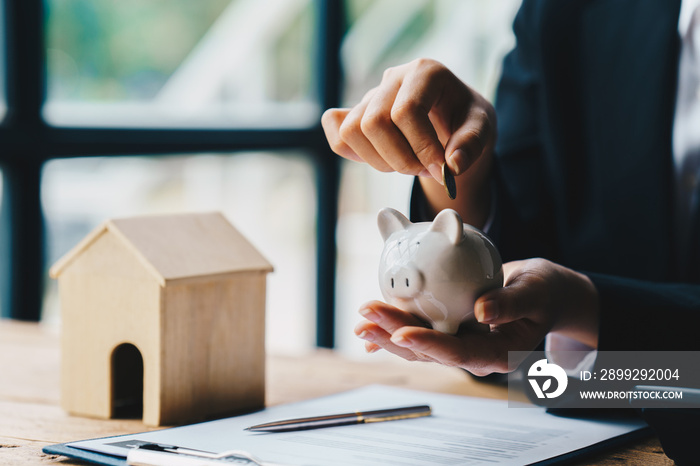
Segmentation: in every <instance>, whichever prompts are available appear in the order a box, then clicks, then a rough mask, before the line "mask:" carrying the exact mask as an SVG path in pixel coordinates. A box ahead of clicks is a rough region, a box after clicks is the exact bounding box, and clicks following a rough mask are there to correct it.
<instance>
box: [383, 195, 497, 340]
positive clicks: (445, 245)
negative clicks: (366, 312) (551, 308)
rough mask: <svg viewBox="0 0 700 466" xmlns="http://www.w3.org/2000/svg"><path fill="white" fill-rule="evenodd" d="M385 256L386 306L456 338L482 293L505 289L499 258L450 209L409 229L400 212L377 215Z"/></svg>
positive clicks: (480, 235) (483, 237)
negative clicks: (413, 316) (402, 311)
mask: <svg viewBox="0 0 700 466" xmlns="http://www.w3.org/2000/svg"><path fill="white" fill-rule="evenodd" d="M378 223H379V231H380V232H381V234H382V238H384V251H383V252H382V258H381V262H380V264H379V286H380V288H381V290H382V294H383V295H384V299H385V300H386V302H387V303H389V304H391V305H393V306H396V307H398V308H399V309H403V310H404V311H408V312H410V313H412V314H415V315H416V316H418V317H420V318H422V319H424V320H427V321H428V322H429V323H430V324H431V325H432V327H433V328H434V329H435V330H439V331H441V332H444V333H450V334H454V333H457V329H458V328H459V324H460V323H462V322H463V321H464V320H465V319H466V318H467V317H469V316H470V315H471V314H472V313H473V312H474V302H475V301H476V299H477V298H478V297H479V296H480V295H482V294H483V293H484V292H486V291H488V290H491V289H493V288H499V287H501V286H503V267H502V263H501V256H500V254H499V253H498V250H497V249H496V247H495V246H494V245H493V243H492V242H491V240H490V239H489V238H488V237H487V236H486V235H485V234H484V233H482V232H481V231H480V230H478V229H476V228H474V227H472V226H470V225H467V224H465V223H462V218H461V217H460V216H459V214H458V213H457V212H455V211H454V210H452V209H445V210H443V211H442V212H440V213H439V214H438V215H437V217H435V220H434V221H433V222H432V223H430V222H423V223H411V221H410V220H408V219H407V218H406V217H405V216H404V215H403V214H401V213H400V212H398V211H396V210H394V209H390V208H385V209H382V210H381V211H380V212H379V216H378Z"/></svg>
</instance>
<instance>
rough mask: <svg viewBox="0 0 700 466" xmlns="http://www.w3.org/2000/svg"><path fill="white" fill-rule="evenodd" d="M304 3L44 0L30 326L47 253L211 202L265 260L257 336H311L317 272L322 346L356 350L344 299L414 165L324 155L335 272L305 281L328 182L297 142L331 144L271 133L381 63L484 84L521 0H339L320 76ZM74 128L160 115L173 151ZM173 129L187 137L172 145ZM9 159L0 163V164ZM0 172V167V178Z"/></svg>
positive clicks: (359, 87) (286, 345) (155, 123)
mask: <svg viewBox="0 0 700 466" xmlns="http://www.w3.org/2000/svg"><path fill="white" fill-rule="evenodd" d="M318 1H320V0H197V1H192V0H146V1H144V0H46V1H45V2H44V3H43V5H42V6H43V12H42V16H43V18H44V19H43V23H42V26H43V36H44V37H43V40H42V42H41V43H40V44H39V47H41V51H40V52H41V53H38V55H39V57H38V58H39V59H40V60H41V64H40V65H39V68H38V69H42V70H44V71H45V79H44V80H43V82H41V83H40V84H41V87H42V89H43V93H44V96H43V101H41V102H40V105H39V107H38V108H39V109H40V119H41V122H39V123H38V124H39V125H40V126H41V128H43V129H42V131H44V133H41V134H48V135H49V136H51V137H52V138H53V139H47V141H48V142H47V143H46V144H45V147H44V146H42V148H41V150H42V151H45V154H46V159H45V160H43V159H42V161H41V164H40V165H41V167H40V178H39V185H38V189H39V192H40V198H39V202H40V206H41V214H42V219H43V224H44V226H45V239H44V243H45V253H44V255H43V258H42V261H43V263H44V269H43V280H45V281H44V283H43V284H44V286H43V288H42V290H43V291H42V293H43V298H42V299H41V312H40V316H41V319H42V320H43V321H44V322H45V324H46V325H50V326H55V327H60V312H59V308H58V297H57V292H56V291H57V290H56V284H55V282H53V281H51V280H49V279H48V278H46V275H47V274H46V270H48V266H50V265H51V264H52V263H53V262H55V261H56V260H57V259H58V258H59V257H61V256H62V255H63V254H65V253H66V252H67V251H68V250H70V249H71V248H72V247H73V246H74V245H75V244H76V243H77V242H78V241H79V240H80V239H81V238H82V237H84V236H85V235H86V234H87V233H88V232H90V231H91V230H92V229H93V228H95V227H96V226H97V225H98V224H99V223H101V222H102V221H103V220H105V219H107V218H112V217H123V216H132V215H140V214H151V213H172V212H189V211H211V210H219V211H222V212H223V213H224V214H225V215H226V217H227V218H228V219H229V220H230V221H231V222H232V223H233V224H234V225H235V226H236V227H237V228H238V229H239V230H240V231H241V232H242V233H243V234H244V235H246V236H247V237H248V238H249V239H250V240H251V242H252V243H253V244H255V245H256V246H257V247H258V249H259V250H260V251H261V252H262V253H263V254H264V255H265V256H266V257H267V259H268V260H269V261H270V262H271V263H272V264H273V265H274V267H275V272H274V273H273V274H272V275H270V276H269V278H268V294H267V296H268V314H267V340H266V344H267V348H268V350H269V351H270V352H274V353H287V354H290V353H297V354H298V353H303V352H306V351H309V350H311V349H313V348H314V347H315V346H316V345H317V344H319V340H318V337H317V333H316V316H317V307H319V306H323V304H319V303H318V302H317V301H318V290H317V287H318V286H319V283H326V285H325V286H334V287H335V289H334V291H335V295H334V300H333V301H332V302H333V306H334V309H322V311H323V312H326V313H327V314H328V313H330V314H333V315H334V316H335V322H334V324H333V329H334V330H332V331H333V332H334V334H333V335H332V336H330V337H329V338H327V339H326V340H324V341H325V342H326V344H324V343H321V346H334V347H335V348H336V349H338V350H339V351H341V352H343V353H346V354H347V355H350V356H353V357H363V354H364V350H363V344H362V342H361V341H359V340H358V339H356V338H355V337H354V334H353V333H352V329H353V327H354V326H355V324H356V323H357V322H358V321H359V316H358V315H357V308H358V307H359V306H360V305H361V304H362V303H363V302H365V301H368V300H370V299H378V298H380V297H381V294H380V292H379V288H378V285H377V278H376V270H377V263H378V260H379V255H380V252H381V248H382V242H381V239H380V237H379V234H378V231H377V227H376V213H377V212H378V210H379V209H380V208H382V207H385V206H390V207H394V208H396V209H398V210H401V211H403V212H406V213H407V211H408V198H409V191H410V187H411V183H412V179H411V178H410V177H406V176H401V175H396V174H382V173H375V172H373V171H372V170H371V169H369V168H367V167H366V166H364V165H360V164H357V163H352V162H342V163H341V164H340V178H339V194H338V207H337V209H338V210H337V218H336V217H335V215H332V216H331V217H330V218H331V220H332V221H333V222H336V220H337V224H336V230H335V231H336V235H335V240H336V244H335V246H336V247H337V256H336V261H335V264H333V265H334V268H335V275H334V276H333V274H332V273H331V274H330V275H329V276H328V277H326V278H327V280H318V274H319V273H320V272H318V271H317V269H318V268H319V263H320V261H319V260H318V259H319V258H318V257H316V255H317V254H318V250H319V249H318V248H317V242H318V241H319V240H323V239H319V238H318V237H317V236H318V235H319V232H320V231H324V230H323V229H319V228H318V223H319V221H320V220H319V218H322V217H323V212H319V209H323V206H324V205H325V204H324V202H323V201H324V199H330V200H331V202H333V203H334V202H335V193H334V192H328V191H329V190H328V184H327V183H324V181H323V179H322V177H323V172H320V173H321V175H319V171H318V170H317V168H318V167H317V166H316V165H317V164H319V163H322V162H319V150H316V151H315V154H311V153H310V151H309V150H307V149H305V147H314V148H316V147H321V148H322V149H321V151H322V152H323V153H322V155H321V157H334V156H333V155H332V154H331V153H330V151H329V150H328V149H327V147H325V146H322V145H321V144H320V143H319V142H318V141H315V142H308V143H307V142H301V143H299V144H297V143H285V142H284V141H285V140H286V139H284V138H285V137H288V138H289V140H290V141H291V140H295V139H294V137H297V136H295V135H297V134H299V135H300V136H299V138H304V137H308V138H319V137H320V135H321V133H320V129H319V120H320V115H321V113H322V112H323V110H324V108H323V106H324V103H323V99H322V94H323V92H324V89H326V88H328V86H336V87H337V86H340V89H339V90H340V93H339V97H338V100H339V101H340V103H341V104H342V105H348V106H349V105H353V104H354V103H356V102H357V101H358V100H359V99H360V98H361V97H362V95H363V94H364V93H365V92H366V91H367V90H368V89H370V88H371V87H374V86H376V85H377V84H378V83H379V81H380V79H381V76H382V72H383V71H384V69H385V68H387V67H389V66H394V65H398V64H402V63H405V62H408V61H410V60H412V59H414V58H418V57H430V58H434V59H437V60H439V61H441V62H443V63H444V64H446V65H447V66H448V67H449V68H451V69H452V70H453V71H454V72H455V74H456V75H457V76H459V77H460V78H461V79H462V80H464V81H465V82H466V83H468V84H469V85H470V86H472V87H473V88H475V89H476V90H478V91H479V92H481V93H482V94H484V95H485V96H486V97H488V98H489V99H493V95H494V91H495V87H496V84H497V79H498V75H499V71H500V61H501V60H502V58H503V56H504V55H505V54H506V53H507V52H508V50H509V49H510V48H512V46H513V45H514V39H513V36H512V33H511V24H512V21H513V17H514V15H515V13H516V11H517V8H518V7H519V4H520V0H346V1H344V2H341V1H337V2H335V3H336V6H338V5H339V10H340V13H338V14H339V15H340V16H342V17H343V24H344V26H343V27H342V30H341V31H336V33H337V32H339V33H340V37H341V41H340V43H339V48H338V49H337V50H335V53H336V56H337V57H339V59H340V65H341V67H340V69H342V80H337V82H335V83H327V82H319V80H320V79H322V78H320V77H322V76H324V70H323V69H319V67H323V66H331V65H334V64H329V63H324V61H323V60H318V59H317V56H318V53H319V52H318V51H319V49H322V48H323V47H320V45H323V44H319V41H323V40H324V35H323V34H325V33H324V32H323V31H324V30H326V29H328V24H324V21H326V20H327V18H325V17H323V16H322V15H320V14H319V11H323V10H322V9H320V8H319V7H318ZM328 1H330V2H333V0H328ZM26 2H27V0H24V3H26ZM22 3H23V2H22V0H19V1H14V2H13V1H12V0H4V1H1V2H0V7H1V8H0V16H2V18H0V24H5V25H8V21H6V19H7V17H9V10H8V7H9V6H10V5H11V6H12V8H18V9H19V8H23V7H22V6H19V5H21V4H22ZM8 30H11V28H7V27H3V33H2V34H0V118H2V119H3V120H6V121H3V123H2V124H3V125H5V126H6V127H7V125H8V124H10V123H11V122H12V121H11V118H12V117H13V114H12V112H11V111H10V110H11V109H12V105H11V104H12V99H13V98H14V95H13V94H12V93H11V92H10V91H8V87H9V86H8V85H7V83H8V79H7V76H8V70H9V71H12V70H11V69H8V64H7V63H18V60H20V59H21V57H17V56H15V55H16V54H18V53H19V52H18V48H17V47H14V48H13V47H9V46H8V39H7V34H6V32H7V31H8ZM320 32H321V33H320ZM327 34H331V35H332V34H333V31H330V32H327ZM12 37H16V34H15V35H13V36H12ZM10 45H12V44H10ZM330 46H334V45H333V44H330ZM29 53H30V54H31V53H32V52H31V51H30V52H29ZM13 54H14V55H13ZM331 56H332V54H331ZM30 58H31V57H30ZM326 76H329V75H328V74H326ZM330 76H332V74H331V75H330ZM13 85H14V86H22V85H23V83H17V82H15V83H14V84H13ZM8 92H10V93H9V94H8ZM6 116H7V118H5V117H6ZM8 121H9V123H8ZM0 128H1V127H0ZM80 128H92V129H94V128H103V129H105V130H109V129H118V128H129V129H132V130H134V131H131V132H126V133H124V134H125V136H124V137H127V138H128V137H134V138H138V137H139V136H138V135H139V134H141V133H138V131H139V130H143V131H148V130H160V129H165V130H171V131H172V133H166V134H172V135H173V138H172V139H173V141H174V142H173V147H175V149H174V150H173V151H172V153H169V152H167V151H163V150H161V149H158V150H157V152H158V153H157V154H155V153H154V154H149V153H148V150H144V149H141V148H138V146H133V147H134V148H132V149H129V151H128V153H123V154H120V153H118V149H115V150H111V151H110V150H97V151H95V152H96V153H95V154H86V150H85V149H81V150H80V151H76V152H77V153H75V154H72V153H71V152H70V147H71V145H70V144H69V143H66V140H68V142H70V138H71V137H72V136H71V135H73V134H82V133H78V132H75V131H74V130H75V129H78V130H79V129H80ZM63 129H65V131H62V130H63ZM197 129H201V130H216V131H217V132H214V133H202V134H205V135H206V134H212V135H213V136H212V137H218V136H217V135H218V134H219V133H218V132H219V131H221V132H224V133H225V132H226V131H229V130H231V131H234V130H235V131H238V133H235V134H241V135H242V137H245V136H246V135H247V134H248V133H249V132H250V133H251V134H267V133H255V132H256V131H265V130H271V131H277V132H275V133H274V134H278V133H279V134H282V135H283V136H284V137H283V138H281V139H280V141H282V142H280V143H278V144H277V143H276V144H270V146H273V148H270V147H264V146H265V145H264V144H262V145H260V147H256V144H254V143H253V144H247V147H244V146H246V145H245V144H244V145H242V146H240V147H239V146H235V147H236V150H227V149H226V146H225V144H222V145H219V146H217V148H216V150H211V147H214V146H216V144H213V145H212V144H204V143H203V144H202V145H201V146H202V147H201V150H198V148H197V145H196V143H191V142H188V141H187V140H186V136H183V134H184V135H187V134H190V133H189V131H193V130H197ZM309 129H310V130H309ZM180 130H183V131H184V130H187V131H188V132H182V131H180ZM0 134H2V135H4V137H5V139H6V141H5V143H3V141H2V139H0V163H3V165H0V169H2V170H3V171H6V164H5V163H4V162H5V161H7V160H10V157H13V156H14V155H13V154H10V153H9V152H11V151H13V150H15V151H16V150H17V147H18V146H17V144H18V143H15V144H14V145H13V144H10V143H8V142H7V141H8V140H10V139H11V138H13V137H14V135H13V134H9V131H6V132H5V133H2V132H0ZM90 134H92V133H90ZM95 134H97V135H98V136H99V134H100V133H95ZM148 134H150V133H148ZM157 134H161V133H157ZM232 134H233V133H232ZM271 134H272V133H271ZM1 137H2V136H0V138H1ZM61 138H63V139H61ZM166 139H167V138H166ZM57 140H58V141H60V143H61V146H60V150H58V149H57V150H55V151H53V152H52V148H51V146H50V144H51V141H57ZM178 141H183V144H184V145H185V146H186V147H187V148H186V150H183V151H179V150H177V147H178V146H177V144H178ZM163 147H167V144H166V145H164V146H163ZM87 152H89V150H88V151H87ZM105 153H108V155H104V154H105ZM75 155H80V156H78V157H76V156H75ZM85 155H89V156H85ZM17 166H18V165H17V164H13V165H12V168H11V170H12V172H13V174H14V173H16V172H17V170H18V168H17ZM0 175H2V172H0ZM13 176H14V175H13ZM13 179H14V178H13ZM9 181H10V179H9V178H7V182H6V185H5V186H4V187H3V189H1V190H0V192H3V193H5V196H8V194H7V193H9V192H11V191H10V190H9V185H7V183H9ZM2 182H3V177H2V176H0V186H1V183H2ZM15 183H19V182H18V181H16V182H15ZM6 204H7V203H6V202H4V200H0V205H1V209H0V211H2V212H3V214H2V221H3V222H4V223H5V226H4V227H3V228H2V230H0V232H2V234H3V235H5V237H8V236H11V235H12V233H11V232H12V226H8V225H7V223H8V222H11V221H12V218H13V217H12V216H11V215H10V214H8V213H7V212H8V210H9V209H8V206H7V205H6ZM13 205H15V206H17V205H18V203H17V202H15V203H14V204H13ZM16 208H17V207H15V209H16ZM331 210H332V209H331ZM323 221H328V219H327V218H326V219H324V220H323ZM325 231H328V230H325ZM15 236H17V234H16V233H15ZM3 244H5V245H6V247H7V248H9V250H8V253H7V254H4V255H3V257H2V258H1V259H0V260H1V261H2V264H0V280H2V282H3V283H2V284H0V293H5V294H7V293H10V291H8V290H10V289H15V290H17V287H15V288H10V286H9V285H8V283H9V282H10V280H12V278H13V272H12V270H13V269H12V267H11V265H10V263H9V262H10V261H11V260H20V259H18V258H16V257H14V258H13V257H12V254H11V252H12V250H13V248H14V247H15V246H13V244H14V243H11V242H9V240H7V238H5V239H4V240H3ZM331 246H332V239H331ZM331 272H332V269H331ZM322 273H326V274H328V273H329V272H328V270H326V271H324V272H322ZM329 283H330V285H328V284H329ZM2 298H3V296H0V299H2ZM5 298H6V296H5ZM2 303H3V306H4V308H3V309H2V310H1V311H2V314H3V315H4V316H11V315H13V312H12V310H11V309H8V306H11V305H12V304H11V301H10V300H8V299H2ZM8 303H10V304H8ZM328 342H331V345H329V344H327V343H328ZM372 357H375V358H376V357H378V356H377V355H372Z"/></svg>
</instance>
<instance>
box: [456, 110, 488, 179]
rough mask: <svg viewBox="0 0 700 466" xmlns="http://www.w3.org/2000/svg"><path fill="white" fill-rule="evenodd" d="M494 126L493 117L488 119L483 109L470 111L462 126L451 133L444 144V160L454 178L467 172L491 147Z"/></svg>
mask: <svg viewBox="0 0 700 466" xmlns="http://www.w3.org/2000/svg"><path fill="white" fill-rule="evenodd" d="M495 124H496V123H495V117H494V118H490V117H489V116H488V113H487V112H486V111H485V110H484V109H482V108H478V109H472V110H471V111H470V112H469V114H468V115H467V118H466V121H465V122H464V124H463V125H462V126H460V127H459V128H458V129H457V130H456V131H455V132H454V133H452V135H451V136H450V138H449V139H448V140H447V143H446V144H445V160H446V162H447V166H448V167H450V170H452V173H454V174H455V176H457V175H461V174H462V173H464V172H465V171H467V170H468V169H469V167H471V166H472V165H473V164H474V162H476V161H477V159H479V157H481V155H482V154H483V153H484V151H485V150H486V148H488V147H491V146H493V142H494V140H495V134H496V128H495Z"/></svg>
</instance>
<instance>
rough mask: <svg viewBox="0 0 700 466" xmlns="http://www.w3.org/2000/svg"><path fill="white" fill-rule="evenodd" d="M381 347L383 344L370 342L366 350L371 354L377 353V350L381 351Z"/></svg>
mask: <svg viewBox="0 0 700 466" xmlns="http://www.w3.org/2000/svg"><path fill="white" fill-rule="evenodd" d="M381 348H382V347H381V346H378V345H375V344H374V343H368V344H366V345H365V351H366V352H367V353H370V354H371V353H376V352H377V351H379V350H380V349H381Z"/></svg>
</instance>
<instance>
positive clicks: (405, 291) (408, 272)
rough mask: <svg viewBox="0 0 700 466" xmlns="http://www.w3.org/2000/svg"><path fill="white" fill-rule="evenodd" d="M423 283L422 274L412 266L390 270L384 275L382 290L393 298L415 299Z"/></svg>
mask: <svg viewBox="0 0 700 466" xmlns="http://www.w3.org/2000/svg"><path fill="white" fill-rule="evenodd" d="M423 283H424V280H423V274H422V273H421V272H420V270H418V269H417V268H416V267H414V266H413V265H404V266H402V267H394V268H391V269H389V270H388V271H387V272H386V274H385V275H384V290H385V291H386V293H387V294H388V295H389V296H392V297H394V298H414V297H416V296H417V295H418V294H419V293H420V292H421V291H422V290H423Z"/></svg>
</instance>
